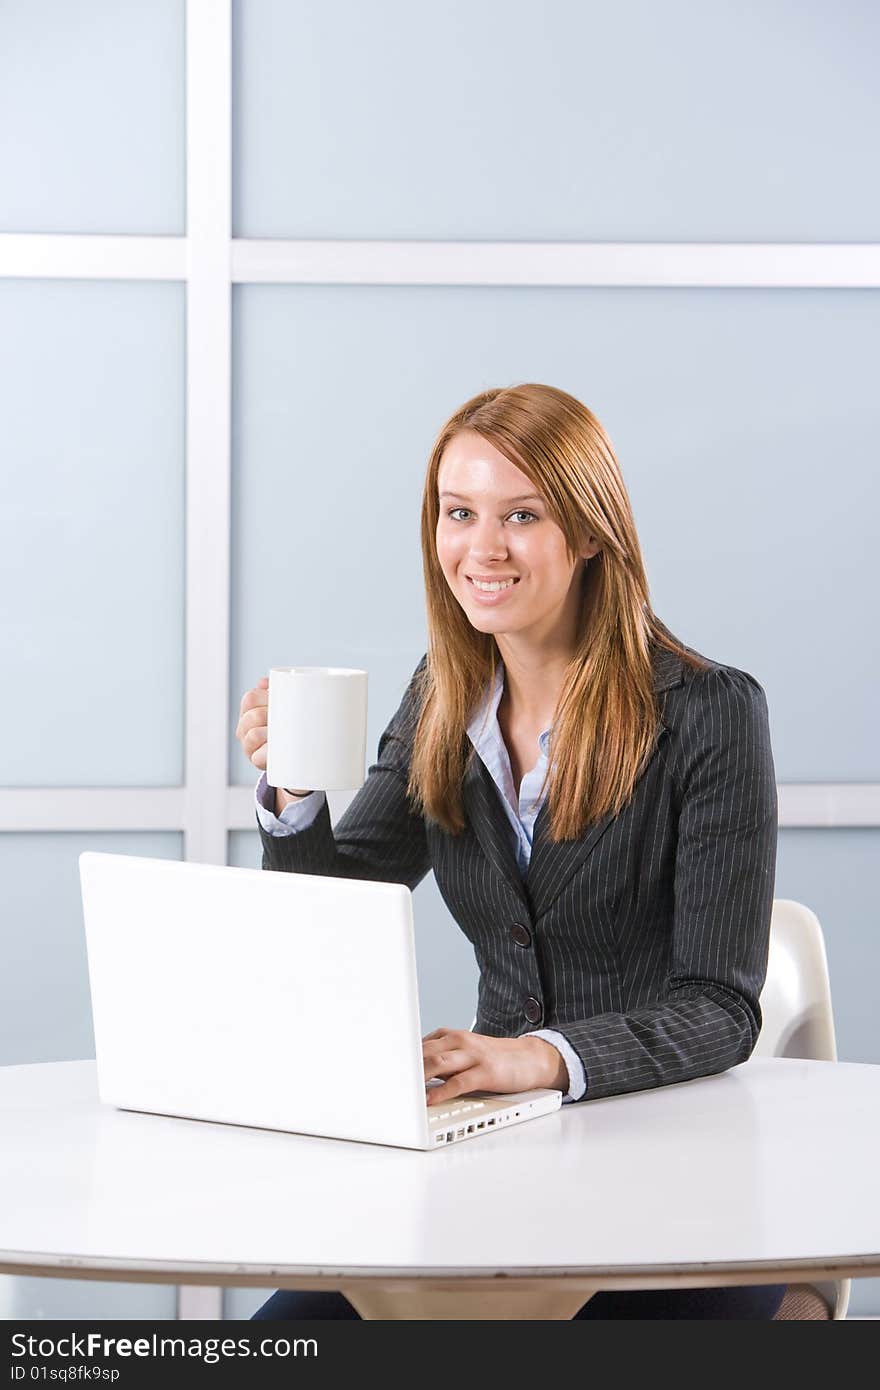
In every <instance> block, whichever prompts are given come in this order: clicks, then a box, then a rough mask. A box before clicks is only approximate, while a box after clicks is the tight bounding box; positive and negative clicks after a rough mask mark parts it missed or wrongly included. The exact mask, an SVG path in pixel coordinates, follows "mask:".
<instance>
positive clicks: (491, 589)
mask: <svg viewBox="0 0 880 1390" xmlns="http://www.w3.org/2000/svg"><path fill="white" fill-rule="evenodd" d="M471 583H472V584H473V585H474V587H475V588H477V589H482V590H483V592H484V593H486V594H497V593H498V591H499V590H500V589H509V588H510V587H511V585H512V584H515V583H516V580H515V579H506V580H505V581H504V582H503V583H499V582H498V581H496V582H495V583H494V584H484V583H482V581H481V580H479V579H472V580H471Z"/></svg>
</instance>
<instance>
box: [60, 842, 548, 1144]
mask: <svg viewBox="0 0 880 1390" xmlns="http://www.w3.org/2000/svg"><path fill="white" fill-rule="evenodd" d="M79 866H80V881H81V885H82V900H83V916H84V921H85V933H86V947H87V951H88V966H89V983H90V987H91V994H92V1015H93V1021H94V1029H95V1050H96V1055H97V1070H98V1093H99V1096H100V1099H101V1100H102V1101H103V1102H105V1103H107V1104H109V1105H115V1106H118V1107H120V1108H122V1109H125V1110H146V1111H153V1112H156V1113H158V1114H163V1115H180V1116H186V1117H189V1118H193V1119H198V1120H214V1121H220V1122H222V1123H224V1124H238V1125H255V1126H258V1127H261V1128H267V1129H281V1130H290V1131H294V1132H296V1133H300V1134H318V1135H323V1136H326V1137H331V1138H337V1139H357V1140H362V1141H365V1142H367V1143H373V1144H391V1145H395V1146H398V1147H401V1148H409V1149H435V1148H436V1149H439V1148H445V1147H446V1146H447V1145H449V1144H454V1143H457V1142H459V1141H461V1140H464V1139H476V1138H478V1137H479V1136H480V1135H486V1134H490V1133H491V1132H492V1131H493V1130H497V1129H501V1128H504V1127H506V1126H507V1125H515V1124H521V1123H522V1122H523V1121H524V1120H531V1119H535V1118H536V1117H537V1116H539V1115H546V1114H549V1113H550V1112H551V1111H554V1110H557V1109H558V1108H559V1106H560V1104H561V1102H562V1092H561V1091H558V1090H533V1091H522V1092H518V1093H516V1094H513V1095H510V1094H508V1095H496V1094H494V1093H491V1092H486V1091H477V1092H472V1093H471V1094H469V1095H467V1096H461V1097H458V1098H457V1099H456V1100H454V1101H452V1102H450V1103H449V1104H448V1105H441V1106H430V1107H429V1106H428V1105H427V1103H426V1099H425V1079H424V1069H423V1064H422V1032H421V1026H420V1022H419V1001H418V985H417V977H416V958H415V941H414V934H413V916H412V893H411V892H410V890H409V889H408V888H407V887H406V886H405V885H403V884H398V883H372V882H369V881H367V880H365V879H342V878H327V877H319V876H317V875H314V874H304V873H300V874H296V873H277V872H273V871H270V870H264V869H237V868H226V867H222V866H214V865H210V864H191V863H180V862H179V861H175V860H168V859H146V858H140V857H137V856H133V855H126V854H98V853H95V852H94V851H91V850H89V851H86V852H85V853H83V854H81V855H80V856H79Z"/></svg>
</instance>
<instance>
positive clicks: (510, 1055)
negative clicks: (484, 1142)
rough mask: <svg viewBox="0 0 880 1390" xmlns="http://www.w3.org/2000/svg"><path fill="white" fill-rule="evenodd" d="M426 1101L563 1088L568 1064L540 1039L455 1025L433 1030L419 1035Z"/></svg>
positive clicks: (566, 1087)
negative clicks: (430, 1083)
mask: <svg viewBox="0 0 880 1390" xmlns="http://www.w3.org/2000/svg"><path fill="white" fill-rule="evenodd" d="M422 1058H423V1060H424V1064H425V1082H426V1083H427V1082H428V1081H431V1080H432V1079H433V1078H434V1077H438V1076H439V1077H443V1078H444V1084H443V1085H442V1086H431V1087H428V1088H427V1090H426V1092H425V1095H426V1098H427V1101H428V1104H429V1105H442V1104H443V1103H444V1102H445V1101H450V1100H453V1099H454V1098H455V1097H456V1096H463V1095H467V1094H468V1092H470V1091H499V1092H501V1093H502V1094H506V1093H509V1092H512V1091H531V1090H534V1089H536V1088H538V1087H547V1088H550V1089H555V1090H558V1091H567V1090H568V1068H567V1067H566V1065H565V1062H564V1060H563V1058H562V1054H561V1053H560V1051H559V1049H558V1048H556V1047H554V1046H553V1044H552V1043H549V1042H547V1040H546V1038H531V1037H528V1036H526V1037H524V1038H490V1037H487V1036H486V1035H485V1034H484V1033H471V1032H470V1031H468V1030H467V1029H461V1028H435V1029H434V1031H433V1033H427V1034H426V1035H425V1037H424V1038H423V1039H422Z"/></svg>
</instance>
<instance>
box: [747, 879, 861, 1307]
mask: <svg viewBox="0 0 880 1390" xmlns="http://www.w3.org/2000/svg"><path fill="white" fill-rule="evenodd" d="M760 1003H761V1014H762V1016H763V1022H762V1024H761V1032H760V1034H759V1036H758V1041H757V1043H756V1045H755V1049H754V1052H753V1054H752V1055H753V1056H757V1057H762V1056H763V1057H807V1058H812V1059H813V1060H815V1061H818V1062H836V1061H837V1041H836V1039H835V1036H834V1014H833V1012H832V1009H831V985H830V982H829V979H828V958H827V956H826V954H825V938H824V937H823V935H822V928H821V926H820V925H819V919H818V917H817V916H816V914H815V912H811V911H810V909H809V908H808V907H805V906H804V904H803V903H797V902H794V901H792V899H791V898H774V900H773V910H772V913H771V916H770V953H769V955H768V958H767V978H766V980H765V982H764V988H763V989H762V991H761V999H760ZM804 1287H805V1288H808V1289H809V1288H813V1289H816V1290H817V1291H818V1292H819V1293H820V1294H821V1295H822V1297H823V1299H824V1300H825V1302H826V1303H827V1304H828V1306H829V1308H830V1310H831V1316H832V1318H834V1319H836V1320H839V1319H842V1318H845V1317H846V1310H847V1307H848V1306H849V1296H850V1289H851V1281H850V1280H849V1279H835V1280H826V1281H819V1280H816V1281H814V1282H813V1284H812V1285H807V1286H804ZM784 1316H792V1314H784ZM795 1316H796V1314H795Z"/></svg>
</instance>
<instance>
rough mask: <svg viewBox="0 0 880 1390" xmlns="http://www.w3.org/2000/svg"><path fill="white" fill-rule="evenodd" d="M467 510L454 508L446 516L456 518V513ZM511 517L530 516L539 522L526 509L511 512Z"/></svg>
mask: <svg viewBox="0 0 880 1390" xmlns="http://www.w3.org/2000/svg"><path fill="white" fill-rule="evenodd" d="M467 510H468V508H467V507H452V508H451V510H450V511H448V512H447V513H446V515H447V516H451V517H453V518H454V514H455V512H466V511H467ZM510 515H511V516H528V517H531V519H532V521H537V520H538V517H537V516H536V515H535V513H534V512H527V511H526V510H525V509H524V508H522V509H518V510H517V511H515V512H511V513H510ZM521 524H523V525H528V524H529V523H528V522H525V523H521Z"/></svg>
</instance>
